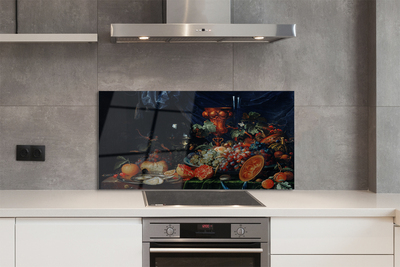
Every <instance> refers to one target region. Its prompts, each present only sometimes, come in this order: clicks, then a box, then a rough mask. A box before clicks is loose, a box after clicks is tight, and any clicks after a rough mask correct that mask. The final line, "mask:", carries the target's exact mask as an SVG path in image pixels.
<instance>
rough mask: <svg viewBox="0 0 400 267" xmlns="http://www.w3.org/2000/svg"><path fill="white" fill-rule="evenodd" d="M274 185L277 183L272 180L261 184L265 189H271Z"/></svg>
mask: <svg viewBox="0 0 400 267" xmlns="http://www.w3.org/2000/svg"><path fill="white" fill-rule="evenodd" d="M274 185H275V183H274V181H273V180H272V179H266V180H264V181H263V182H262V183H261V186H262V187H263V188H265V189H271V188H272V187H274Z"/></svg>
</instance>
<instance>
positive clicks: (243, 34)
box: [111, 0, 296, 43]
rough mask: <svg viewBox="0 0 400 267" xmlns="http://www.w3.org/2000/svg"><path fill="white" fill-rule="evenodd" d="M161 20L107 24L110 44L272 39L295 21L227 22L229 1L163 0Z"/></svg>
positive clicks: (288, 32) (292, 29)
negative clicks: (109, 29)
mask: <svg viewBox="0 0 400 267" xmlns="http://www.w3.org/2000/svg"><path fill="white" fill-rule="evenodd" d="M164 7H165V9H164V11H165V18H166V20H165V23H155V24H111V41H112V42H114V43H199V42H200V43H204V42H206V43H210V42H211V43H226V42H252V43H259V42H275V41H278V40H281V39H286V38H291V37H296V24H231V0H164Z"/></svg>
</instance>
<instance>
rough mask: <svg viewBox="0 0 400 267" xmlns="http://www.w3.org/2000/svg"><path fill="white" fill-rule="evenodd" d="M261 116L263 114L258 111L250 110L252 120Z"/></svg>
mask: <svg viewBox="0 0 400 267" xmlns="http://www.w3.org/2000/svg"><path fill="white" fill-rule="evenodd" d="M260 116H261V114H260V113H257V112H254V111H251V112H249V119H250V120H256V119H257V118H258V117H260Z"/></svg>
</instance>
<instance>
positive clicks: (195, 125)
mask: <svg viewBox="0 0 400 267" xmlns="http://www.w3.org/2000/svg"><path fill="white" fill-rule="evenodd" d="M192 127H193V130H195V129H201V130H202V129H203V126H201V125H200V124H194V125H193V126H192Z"/></svg>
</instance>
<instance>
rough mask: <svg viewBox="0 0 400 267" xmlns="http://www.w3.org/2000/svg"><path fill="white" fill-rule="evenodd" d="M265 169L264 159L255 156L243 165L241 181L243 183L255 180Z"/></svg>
mask: <svg viewBox="0 0 400 267" xmlns="http://www.w3.org/2000/svg"><path fill="white" fill-rule="evenodd" d="M263 167H264V157H263V156H261V155H255V156H253V157H251V158H249V159H248V160H246V162H245V163H244V164H243V166H242V168H240V171H239V179H240V180H241V181H243V182H246V181H250V180H251V179H254V177H256V176H257V175H258V174H259V173H260V172H261V170H262V168H263Z"/></svg>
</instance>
